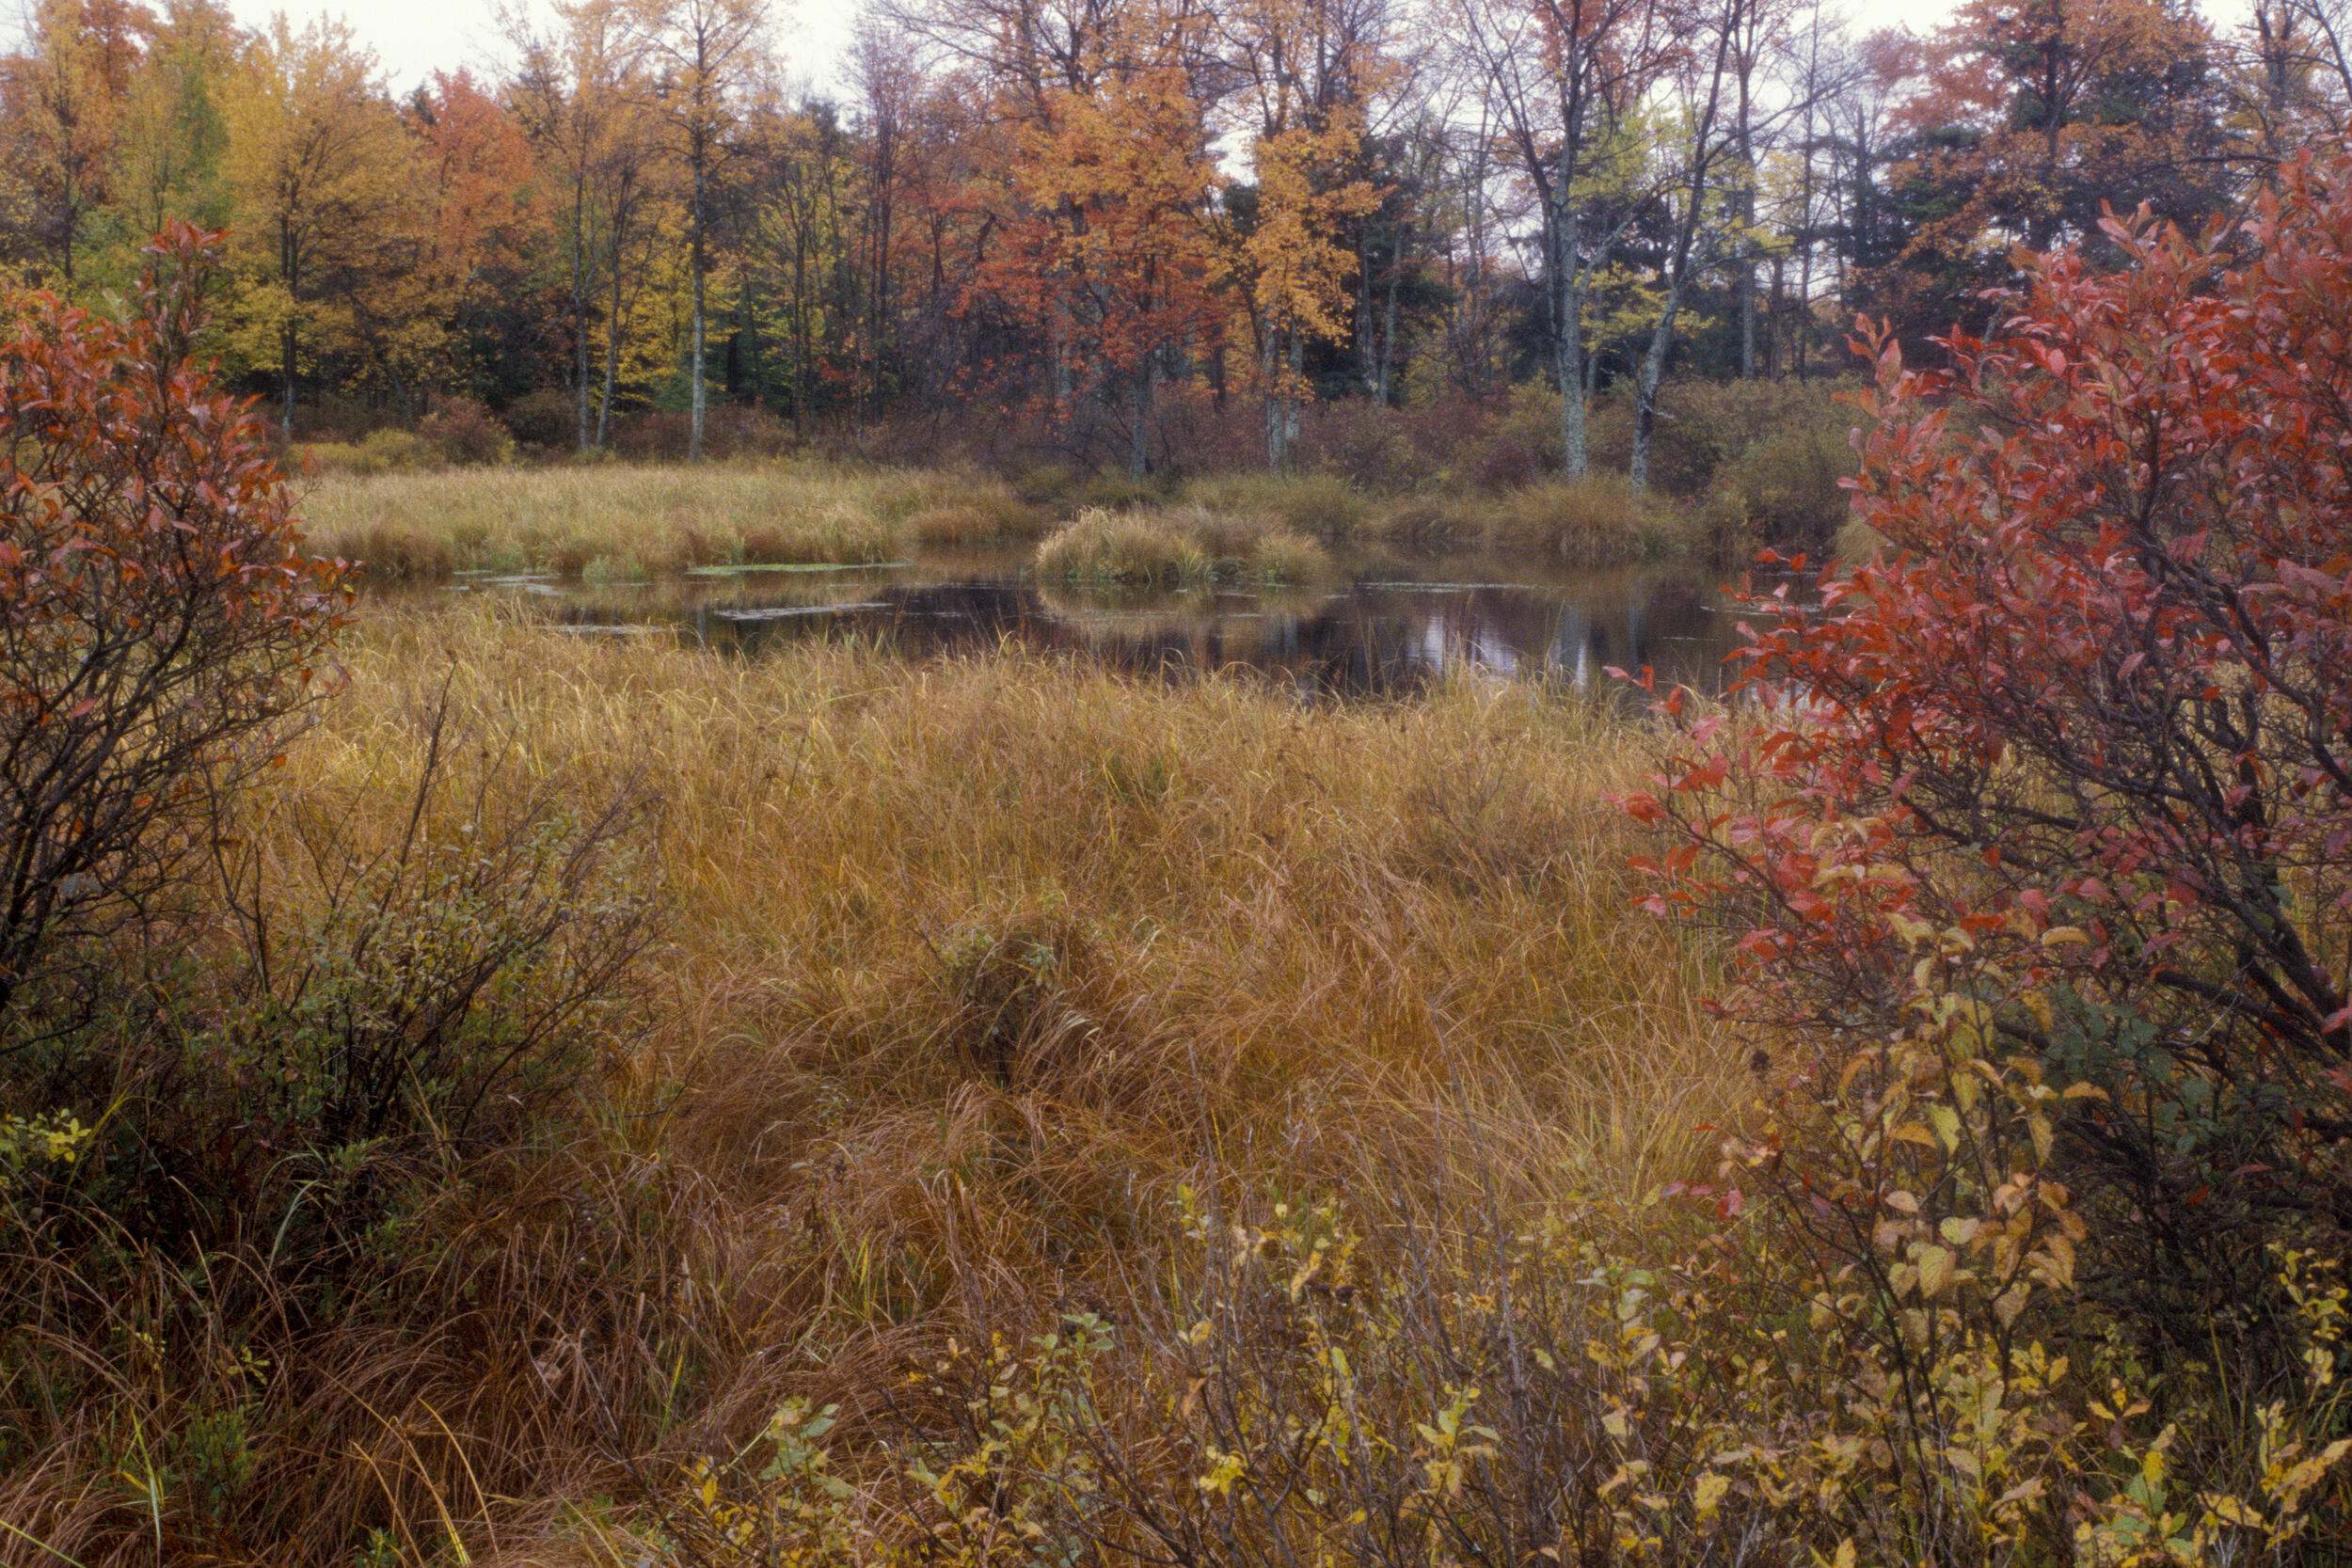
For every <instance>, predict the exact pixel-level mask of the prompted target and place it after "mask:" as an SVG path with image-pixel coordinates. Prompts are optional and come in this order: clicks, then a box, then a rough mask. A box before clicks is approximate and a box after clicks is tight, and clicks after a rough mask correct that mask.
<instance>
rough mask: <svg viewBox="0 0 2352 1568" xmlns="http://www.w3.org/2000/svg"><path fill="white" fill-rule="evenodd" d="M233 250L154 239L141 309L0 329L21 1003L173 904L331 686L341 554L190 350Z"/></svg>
mask: <svg viewBox="0 0 2352 1568" xmlns="http://www.w3.org/2000/svg"><path fill="white" fill-rule="evenodd" d="M148 254H149V266H148V271H147V273H146V275H145V277H144V278H143V280H142V282H141V284H140V287H139V291H138V296H137V306H136V309H135V312H134V313H133V314H132V316H131V318H130V320H129V321H128V322H127V323H126V324H124V325H115V324H113V323H111V322H109V321H107V320H105V319H104V318H103V317H100V316H97V315H94V314H92V313H90V312H88V311H87V310H83V309H77V308H75V307H72V306H69V305H66V304H65V303H63V302H62V301H60V300H58V299H56V297H55V296H53V295H49V294H45V293H32V294H24V295H20V296H18V297H17V298H16V299H15V300H13V301H12V302H11V309H12V313H13V315H14V316H15V318H16V324H17V325H16V329H15V331H14V333H13V334H12V335H11V336H10V337H9V338H8V340H7V341H5V342H0V481H4V482H5V483H0V520H4V526H5V529H6V532H5V536H0V537H4V539H5V543H0V814H4V815H0V858H4V859H5V863H6V864H7V865H8V868H9V873H8V879H9V887H10V891H9V896H8V898H7V899H6V900H5V901H0V1012H5V1011H6V1010H7V1009H8V1007H9V1006H10V1005H11V1004H12V1003H15V1002H18V1001H21V1000H23V997H24V991H25V989H26V988H27V987H30V986H33V985H36V984H37V983H38V982H40V980H41V979H42V978H43V977H44V970H45V967H46V965H47V964H48V962H49V960H51V959H52V958H56V956H57V955H59V954H61V953H63V952H65V951H67V950H68V949H70V948H71V947H72V946H73V945H74V944H76V943H78V942H83V941H86V940H87V939H90V938H93V937H96V936H98V935H100V934H102V933H104V932H107V931H109V930H112V929H114V928H116V927H119V926H121V925H123V924H126V923H129V922H133V921H135V919H137V918H138V917H139V916H141V915H142V914H143V913H145V912H147V911H152V910H153V909H154V908H155V907H156V906H157V902H158V900H159V899H162V898H164V897H165V896H166V895H167V893H168V892H169V890H170V889H172V888H173V887H174V886H175V885H176V884H177V883H178V882H179V881H181V879H183V878H184V877H186V876H187V875H189V874H190V872H191V870H192V868H193V867H195V866H196V865H198V864H199V863H201V861H202V859H203V858H204V856H205V855H206V854H207V853H208V845H209V843H210V839H209V836H208V835H209V833H210V832H211V830H212V829H213V828H214V826H215V822H214V817H213V813H214V811H215V804H216V802H217V801H218V800H220V799H221V798H222V796H223V794H224V792H226V791H228V790H230V789H231V788H233V787H234V786H235V785H236V784H238V783H239V782H240V781H242V780H244V779H246V778H249V777H250V776H252V775H253V774H254V773H255V772H256V771H258V770H259V769H262V768H267V767H268V766H269V765H270V763H271V760H272V758H273V757H274V756H276V754H277V752H278V748H279V746H281V745H282V744H283V743H284V741H285V740H286V738H287V736H289V734H290V733H291V728H292V725H293V722H294V719H295V717H296V716H297V715H298V714H299V713H300V712H301V711H302V709H303V708H304V707H306V706H307V705H309V704H310V703H311V702H313V701H314V700H315V699H316V697H317V695H318V693H319V691H320V689H321V686H322V680H321V675H320V669H321V665H322V663H323V661H324V660H325V658H326V656H327V654H328V652H329V649H330V646H331V643H332V641H333V638H334V635H335V633H336V630H337V628H338V627H339V626H341V625H342V612H343V603H344V585H343V581H342V568H341V567H340V566H338V565H334V564H329V563H326V562H317V561H312V560H310V559H307V558H306V557H305V556H304V555H303V554H302V553H301V533H300V531H299V530H298V528H297V526H296V523H295V520H294V511H293V499H292V497H291V496H290V495H289V493H288V491H287V489H286V486H285V484H284V483H283V481H282V479H281V478H280V476H279V474H278V468H277V467H276V465H275V464H274V463H273V462H272V461H271V460H270V455H269V440H268V436H267V435H266V433H265V432H264V431H263V429H262V426H261V424H260V423H259V422H258V421H257V420H255V419H254V418H253V417H252V416H251V414H250V413H249V412H248V411H247V410H246V407H245V406H244V405H243V404H241V403H240V402H239V401H238V400H237V399H235V398H233V397H231V396H230V395H229V394H228V393H226V392H224V391H222V390H220V389H219V388H218V387H217V386H216V385H215V382H214V381H213V379H212V376H211V374H210V372H207V371H205V370H204V369H202V368H200V367H199V365H198V364H197V363H196V362H195V361H194V360H193V359H192V358H191V354H192V350H193V345H194V343H195V342H196V341H197V338H198V335H199V333H200V332H201V330H202V329H203V325H204V318H203V315H202V310H201V300H202V297H203V292H204V287H205V283H206V281H207V279H208V278H209V277H210V276H211V274H212V272H213V269H214V267H215V265H216V264H217V252H216V249H215V241H214V240H213V239H212V238H211V237H210V236H206V235H202V234H199V233H198V232H197V231H196V230H191V229H188V228H186V227H185V226H175V227H173V228H172V229H170V230H167V231H166V233H165V234H164V235H163V236H162V237H161V238H160V239H159V240H158V242H157V243H156V245H154V246H152V247H151V249H150V251H149V253H148Z"/></svg>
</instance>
